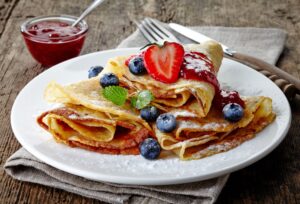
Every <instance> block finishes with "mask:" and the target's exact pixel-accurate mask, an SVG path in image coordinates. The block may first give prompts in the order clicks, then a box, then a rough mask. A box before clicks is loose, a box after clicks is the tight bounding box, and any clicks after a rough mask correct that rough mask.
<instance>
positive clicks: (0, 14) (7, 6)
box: [0, 0, 19, 37]
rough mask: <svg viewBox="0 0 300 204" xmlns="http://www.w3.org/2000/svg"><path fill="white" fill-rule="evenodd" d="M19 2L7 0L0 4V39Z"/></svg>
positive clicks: (17, 0)
mask: <svg viewBox="0 0 300 204" xmlns="http://www.w3.org/2000/svg"><path fill="white" fill-rule="evenodd" d="M18 2H19V0H11V1H8V0H5V1H3V2H1V3H0V37H1V36H2V33H3V31H4V28H5V27H6V24H7V21H8V19H9V18H10V16H11V13H12V11H13V10H14V8H15V6H16V5H17V4H18Z"/></svg>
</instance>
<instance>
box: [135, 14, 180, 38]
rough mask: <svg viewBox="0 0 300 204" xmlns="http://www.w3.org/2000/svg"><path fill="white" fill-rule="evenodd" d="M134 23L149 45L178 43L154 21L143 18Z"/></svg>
mask: <svg viewBox="0 0 300 204" xmlns="http://www.w3.org/2000/svg"><path fill="white" fill-rule="evenodd" d="M135 23H136V25H137V27H138V29H139V30H140V31H141V32H142V34H143V35H144V36H145V38H146V39H147V40H148V41H149V42H150V43H160V44H162V43H163V42H164V41H169V42H179V40H178V39H177V38H176V37H175V36H174V35H173V34H172V33H171V32H170V31H168V30H167V29H166V28H164V27H163V26H162V25H161V23H160V22H159V21H157V20H155V19H152V18H145V19H144V20H142V21H140V22H137V21H135Z"/></svg>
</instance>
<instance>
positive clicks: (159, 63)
mask: <svg viewBox="0 0 300 204" xmlns="http://www.w3.org/2000/svg"><path fill="white" fill-rule="evenodd" d="M183 56H184V49H183V47H182V45H180V44H178V43H175V42H165V43H164V44H163V45H162V46H159V45H157V44H153V45H150V47H148V48H147V50H146V51H145V53H144V64H145V67H146V69H147V71H148V73H149V74H150V75H151V76H152V77H153V78H154V79H156V80H158V81H161V82H164V83H174V82H176V81H177V79H178V77H179V72H180V67H181V65H182V62H183Z"/></svg>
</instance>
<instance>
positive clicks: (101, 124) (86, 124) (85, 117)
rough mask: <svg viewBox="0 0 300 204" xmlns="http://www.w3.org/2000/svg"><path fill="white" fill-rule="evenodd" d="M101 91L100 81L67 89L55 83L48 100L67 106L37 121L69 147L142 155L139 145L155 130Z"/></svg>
mask: <svg viewBox="0 0 300 204" xmlns="http://www.w3.org/2000/svg"><path fill="white" fill-rule="evenodd" d="M101 92H102V88H101V86H100V85H99V81H98V80H97V79H96V78H94V79H90V80H84V81H81V82H78V83H75V84H71V85H67V86H61V85H59V84H57V83H55V82H51V83H50V84H49V85H48V86H47V88H46V90H45V99H46V100H47V101H49V102H55V103H62V104H63V106H62V107H61V108H58V109H54V110H50V111H47V112H45V113H43V114H42V115H41V116H40V117H39V118H38V120H37V121H38V123H39V124H40V125H41V126H42V127H43V128H45V129H46V130H47V131H49V132H50V133H51V134H52V135H53V136H54V138H55V139H56V140H57V141H58V142H62V143H64V144H67V145H69V146H77V147H81V148H84V149H89V150H92V151H97V152H101V153H109V154H139V150H138V146H139V143H140V142H142V141H143V140H144V139H145V138H147V137H149V136H150V135H153V131H152V129H151V127H150V126H149V124H148V123H146V122H145V121H144V120H142V119H141V118H140V117H139V113H138V112H137V111H136V110H135V109H133V108H131V107H130V104H129V102H127V103H125V104H124V105H123V106H117V105H114V104H113V103H112V102H110V101H108V100H106V99H104V98H103V96H102V94H101Z"/></svg>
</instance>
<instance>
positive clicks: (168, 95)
mask: <svg viewBox="0 0 300 204" xmlns="http://www.w3.org/2000/svg"><path fill="white" fill-rule="evenodd" d="M185 49H186V50H187V51H197V52H201V53H204V54H206V55H207V57H208V60H211V62H212V64H213V67H214V72H215V73H217V71H218V70H219V67H220V65H221V61H222V59H223V51H222V48H221V46H220V44H218V43H216V42H212V41H209V42H207V43H204V44H201V45H187V46H185ZM127 58H128V56H121V57H115V58H112V59H110V60H109V61H108V63H107V65H106V66H105V68H104V70H103V71H102V73H101V75H100V77H101V76H102V75H103V74H105V73H111V72H112V73H114V74H116V75H117V76H118V77H119V79H120V82H121V86H124V87H126V88H127V89H129V91H130V93H131V94H135V93H136V92H139V91H141V90H150V91H151V92H152V93H153V95H154V96H155V100H154V102H153V104H154V105H156V106H157V107H158V108H160V109H162V110H164V111H168V110H169V109H170V108H173V107H181V106H183V105H184V104H186V103H187V101H188V100H189V99H190V98H194V99H195V100H196V101H197V102H198V109H197V112H196V113H197V114H198V115H199V116H200V117H204V116H206V114H207V113H208V112H209V110H210V107H211V103H212V100H213V97H214V95H215V89H214V87H213V86H212V85H211V84H210V83H207V82H204V81H194V80H187V79H183V78H180V79H179V80H178V81H177V82H176V83H173V84H165V83H162V82H159V81H157V80H155V79H153V78H152V77H151V76H150V75H148V74H145V75H142V76H136V75H134V74H132V73H131V72H130V71H129V69H128V67H127V66H126V65H125V61H126V59H127Z"/></svg>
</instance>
